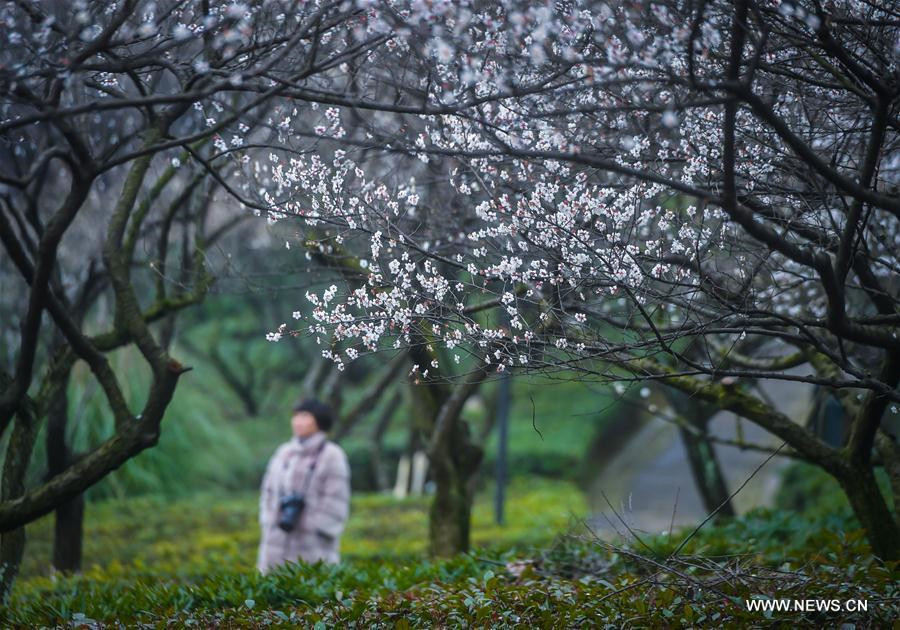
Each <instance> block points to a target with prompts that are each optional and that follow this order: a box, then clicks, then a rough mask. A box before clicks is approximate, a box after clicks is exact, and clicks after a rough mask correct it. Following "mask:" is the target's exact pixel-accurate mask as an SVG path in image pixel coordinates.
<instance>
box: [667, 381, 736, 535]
mask: <svg viewBox="0 0 900 630" xmlns="http://www.w3.org/2000/svg"><path fill="white" fill-rule="evenodd" d="M664 393H665V397H666V400H667V401H668V402H669V405H670V406H671V407H672V409H673V410H674V411H675V414H676V416H677V419H678V425H679V426H678V430H679V433H680V434H681V441H682V443H683V444H684V449H685V452H686V453H687V458H688V464H689V465H690V470H691V476H692V477H693V478H694V485H695V486H696V487H697V491H698V493H699V494H700V498H701V499H702V501H703V507H704V509H705V510H706V512H707V513H709V514H712V513H713V512H716V510H718V512H716V518H717V519H723V518H732V517H734V515H735V510H734V506H733V505H732V502H731V498H730V493H729V492H728V483H727V482H726V481H725V475H724V474H723V473H722V466H721V464H720V463H719V459H718V457H717V456H716V451H715V449H714V447H713V444H712V441H711V440H710V439H709V422H710V420H712V417H713V416H714V415H715V414H716V413H717V412H718V409H717V408H716V407H714V406H712V405H709V404H706V403H704V402H703V401H702V400H700V399H698V398H696V397H693V396H685V395H684V394H683V393H682V392H679V391H678V390H675V389H673V388H671V387H666V388H664Z"/></svg>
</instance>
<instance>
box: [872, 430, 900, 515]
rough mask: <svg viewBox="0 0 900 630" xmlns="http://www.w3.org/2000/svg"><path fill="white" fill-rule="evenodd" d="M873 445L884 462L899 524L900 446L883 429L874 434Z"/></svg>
mask: <svg viewBox="0 0 900 630" xmlns="http://www.w3.org/2000/svg"><path fill="white" fill-rule="evenodd" d="M875 446H876V448H877V449H878V454H879V455H881V460H882V461H883V462H884V471H885V472H886V473H887V476H888V480H889V481H890V483H891V494H892V495H893V497H894V520H895V521H897V523H898V524H900V446H898V445H897V440H896V438H895V437H894V436H893V435H891V434H890V433H888V432H887V431H885V430H884V429H882V430H880V431H879V432H878V435H877V436H875Z"/></svg>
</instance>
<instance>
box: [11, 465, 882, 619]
mask: <svg viewBox="0 0 900 630" xmlns="http://www.w3.org/2000/svg"><path fill="white" fill-rule="evenodd" d="M253 499H254V497H253V496H250V495H241V496H236V497H231V498H221V497H215V496H212V495H204V496H202V497H198V498H196V499H195V500H194V501H193V502H188V501H184V500H179V501H175V502H168V503H167V502H165V501H163V500H160V499H157V498H151V497H141V498H136V499H132V500H126V501H109V502H103V503H99V504H97V505H96V506H94V507H95V509H94V510H93V512H92V514H91V515H90V516H89V532H88V538H87V542H88V546H89V553H90V554H91V555H94V558H95V560H96V561H97V563H96V564H95V566H94V567H92V568H91V569H89V570H88V571H86V572H85V573H84V574H83V575H81V576H71V577H61V578H57V579H50V578H46V577H35V576H32V577H30V578H27V579H24V580H20V581H19V582H18V583H17V585H16V587H15V589H14V593H13V597H12V600H11V601H10V603H9V606H7V607H6V608H5V609H3V608H0V624H5V625H8V626H20V627H26V626H27V627H31V626H34V625H54V626H55V625H66V626H74V627H82V626H84V625H88V626H89V627H92V628H93V627H102V626H101V625H99V624H103V623H105V624H113V625H114V626H115V627H121V626H120V625H119V624H125V625H126V626H128V627H135V626H140V627H157V628H161V627H191V626H195V627H227V628H232V627H240V628H259V627H278V628H292V627H309V628H316V629H318V628H328V627H358V628H410V627H540V628H559V627H607V628H620V627H666V628H696V627H712V626H717V627H753V628H756V627H782V626H784V627H837V626H841V624H852V627H855V628H882V627H891V623H892V621H893V620H895V619H896V618H897V616H898V614H900V590H898V585H900V582H898V581H897V580H896V576H897V573H896V567H891V566H883V565H880V564H879V563H878V562H876V561H875V560H874V559H873V558H872V556H871V552H870V550H869V549H868V548H867V546H866V544H865V540H864V538H863V536H862V534H861V532H859V531H855V532H844V531H832V530H828V529H824V530H819V531H816V532H808V531H806V530H809V529H810V522H808V521H805V520H804V519H803V518H802V516H798V515H792V514H789V513H786V512H779V513H763V512H760V513H757V514H755V515H754V516H753V517H752V518H741V519H738V520H737V521H735V522H733V523H729V524H727V525H725V526H721V527H720V526H711V527H710V528H709V529H704V530H703V531H701V533H700V534H698V535H697V536H696V538H695V539H694V540H693V541H692V542H691V543H690V544H689V545H688V546H687V547H686V548H685V549H684V550H683V552H682V553H681V554H680V556H679V561H678V562H676V563H674V564H673V565H672V566H673V570H663V571H661V570H660V567H661V566H662V565H663V564H664V563H667V562H668V559H667V557H668V555H669V554H670V553H671V549H672V547H673V545H674V544H675V543H677V541H678V540H680V538H681V536H683V535H684V534H685V532H678V533H677V534H676V535H674V536H672V537H656V538H648V539H647V540H645V541H644V542H645V543H647V544H648V545H649V549H647V548H644V547H642V546H640V545H638V544H634V543H624V544H623V545H622V546H619V547H616V548H609V547H606V546H604V545H602V544H597V543H596V542H595V541H593V540H592V539H591V538H590V537H589V536H581V537H579V536H565V537H557V538H555V539H554V536H555V534H556V533H557V532H559V531H561V530H568V529H570V528H569V525H570V523H571V514H572V511H573V510H575V513H577V510H578V507H579V505H582V506H583V504H579V501H581V497H580V494H579V493H578V492H577V491H576V490H574V488H573V487H572V486H571V484H568V483H565V482H560V481H541V480H537V479H529V480H523V482H521V483H519V484H516V485H514V487H513V488H512V491H511V500H510V512H509V522H510V525H509V526H507V527H503V528H498V527H497V526H496V525H494V524H493V523H492V522H491V514H490V508H489V497H488V496H487V495H486V493H484V494H482V496H480V497H479V500H478V503H477V505H476V510H475V518H474V521H475V522H474V530H475V542H476V544H477V545H483V546H479V547H478V548H477V549H476V550H475V551H474V552H473V553H471V554H466V555H460V556H457V557H455V558H451V559H447V560H429V559H427V558H426V557H424V556H423V555H422V553H421V551H422V549H423V540H424V524H425V520H424V502H423V501H422V500H420V499H410V500H405V501H395V500H393V499H391V498H389V497H385V496H359V497H357V498H356V500H355V502H354V504H353V510H354V515H353V517H352V519H351V523H350V527H349V529H348V532H347V534H346V538H345V557H344V561H343V562H342V563H341V564H339V565H335V566H330V565H322V564H315V565H307V564H297V565H289V566H286V567H283V568H281V569H279V570H278V571H275V572H273V573H272V574H270V575H267V576H260V575H259V574H258V573H257V572H256V571H254V570H253V569H252V566H251V565H252V560H253V558H252V556H253V552H254V551H255V542H256V533H255V523H254V522H253V513H252V512H253V510H252V508H253ZM573 506H574V507H573ZM804 532H806V534H805V535H804ZM33 533H34V535H35V536H36V537H37V539H38V540H40V536H41V531H40V529H38V530H37V531H35V532H33ZM551 541H553V542H551ZM785 541H788V544H785ZM734 553H739V554H741V555H738V556H736V555H733V554H734ZM701 554H702V555H701ZM724 554H727V555H728V557H727V558H724V559H723V558H716V556H720V555H724ZM707 584H709V585H712V586H705V585H707ZM785 597H786V598H789V599H804V598H809V597H813V598H817V599H837V600H840V601H846V600H848V599H851V598H852V599H863V600H866V601H867V602H869V606H870V608H869V611H868V612H866V613H855V612H854V613H844V612H838V613H828V614H825V613H796V612H793V613H780V614H777V613H776V614H771V613H770V614H768V615H767V616H766V615H764V614H762V613H757V612H751V611H749V610H748V609H747V607H746V605H745V601H746V600H747V599H753V598H762V599H771V598H785Z"/></svg>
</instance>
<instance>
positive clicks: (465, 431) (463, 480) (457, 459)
mask: <svg viewBox="0 0 900 630" xmlns="http://www.w3.org/2000/svg"><path fill="white" fill-rule="evenodd" d="M482 455H483V451H482V449H481V448H480V447H479V446H478V445H476V444H474V443H473V442H472V441H471V439H470V431H469V426H468V424H467V423H466V422H465V421H463V420H460V419H457V421H456V422H455V423H454V428H453V430H452V434H451V435H450V436H449V438H448V440H447V442H446V446H445V447H444V448H441V449H440V451H439V452H438V453H435V454H434V455H433V456H432V459H431V465H432V475H433V478H434V482H435V493H434V499H433V501H432V503H431V510H430V513H429V526H428V540H429V551H430V553H431V555H433V556H439V557H446V556H452V555H455V554H457V553H462V552H465V551H468V550H469V543H470V536H469V534H470V528H471V522H472V500H473V498H474V492H475V488H474V484H473V481H474V480H475V478H476V473H477V472H478V468H479V466H480V464H481V459H482Z"/></svg>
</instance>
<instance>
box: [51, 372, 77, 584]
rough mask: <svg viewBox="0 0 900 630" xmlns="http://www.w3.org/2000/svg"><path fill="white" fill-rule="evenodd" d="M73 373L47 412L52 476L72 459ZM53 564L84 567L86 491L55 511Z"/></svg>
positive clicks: (67, 568) (57, 567)
mask: <svg viewBox="0 0 900 630" xmlns="http://www.w3.org/2000/svg"><path fill="white" fill-rule="evenodd" d="M68 381H69V376H68V375H66V379H65V382H64V383H63V384H62V385H61V386H60V388H59V390H58V392H57V393H56V395H55V396H54V397H53V398H52V400H51V401H50V405H49V408H48V413H47V469H48V472H49V476H50V477H51V478H52V477H55V476H56V475H58V474H60V473H62V472H63V471H64V470H66V468H68V466H69V465H70V464H71V462H72V453H71V450H70V449H69V445H68V444H67V443H66V427H67V425H68V422H69V397H68V394H67V385H68ZM54 521H55V522H54V529H53V568H54V569H55V570H56V571H63V572H77V571H80V570H81V551H82V540H83V531H84V495H83V494H79V495H77V496H75V497H73V498H72V499H70V500H69V501H66V502H65V503H62V504H61V505H59V506H58V507H57V508H56V510H55V512H54Z"/></svg>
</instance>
